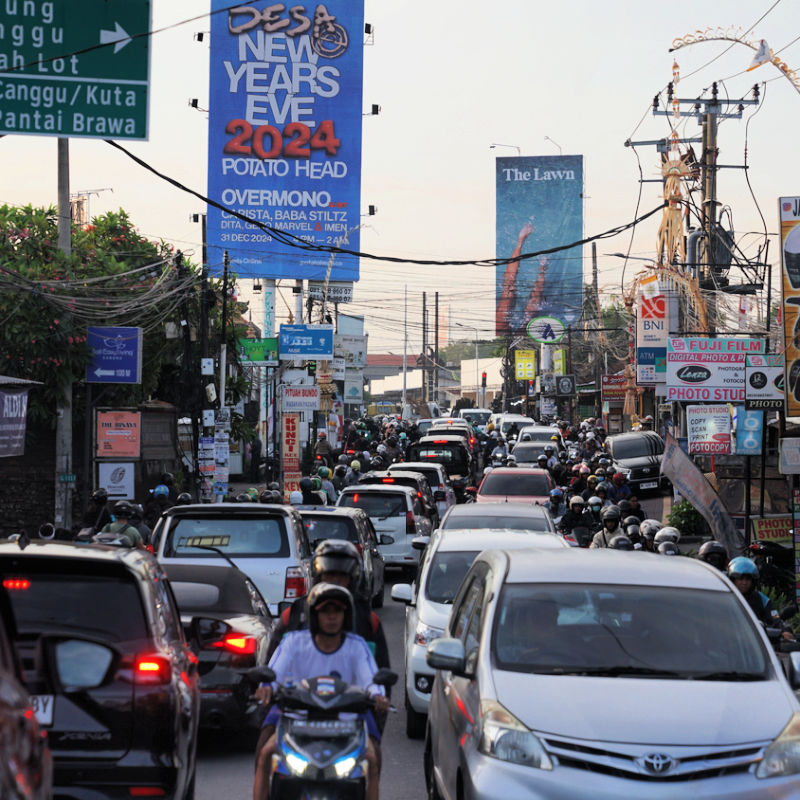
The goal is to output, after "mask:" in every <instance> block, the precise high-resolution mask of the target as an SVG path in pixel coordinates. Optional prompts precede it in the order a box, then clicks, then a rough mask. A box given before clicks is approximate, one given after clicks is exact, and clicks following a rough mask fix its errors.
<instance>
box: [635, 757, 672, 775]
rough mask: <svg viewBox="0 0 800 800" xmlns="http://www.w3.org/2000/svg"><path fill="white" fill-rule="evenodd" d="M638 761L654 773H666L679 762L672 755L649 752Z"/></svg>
mask: <svg viewBox="0 0 800 800" xmlns="http://www.w3.org/2000/svg"><path fill="white" fill-rule="evenodd" d="M637 761H639V763H640V764H641V765H642V766H643V767H644V768H645V769H646V770H647V771H648V772H651V773H652V774H653V775H664V774H666V773H667V772H669V771H670V770H671V769H672V768H673V767H675V766H677V764H678V762H677V761H676V760H675V759H674V758H673V757H672V756H669V755H667V754H666V753H648V754H647V755H646V756H643V757H642V758H641V759H637Z"/></svg>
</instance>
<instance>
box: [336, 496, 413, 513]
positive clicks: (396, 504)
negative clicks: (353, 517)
mask: <svg viewBox="0 0 800 800" xmlns="http://www.w3.org/2000/svg"><path fill="white" fill-rule="evenodd" d="M339 505H340V506H344V507H345V508H361V509H363V510H364V511H365V512H366V514H367V515H368V516H370V517H373V518H374V519H386V518H387V517H399V516H401V515H402V514H405V513H406V511H407V510H408V505H407V503H406V496H405V495H404V494H394V493H391V494H390V493H389V492H385V493H384V492H353V493H352V494H350V493H348V494H343V495H342V496H341V499H340V500H339Z"/></svg>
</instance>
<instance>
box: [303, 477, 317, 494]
mask: <svg viewBox="0 0 800 800" xmlns="http://www.w3.org/2000/svg"><path fill="white" fill-rule="evenodd" d="M313 488H314V487H313V486H312V484H311V478H308V477H306V478H301V479H300V491H301V492H310V491H311V489H313Z"/></svg>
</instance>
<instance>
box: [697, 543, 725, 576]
mask: <svg viewBox="0 0 800 800" xmlns="http://www.w3.org/2000/svg"><path fill="white" fill-rule="evenodd" d="M697 557H698V558H699V559H700V560H701V561H705V562H706V564H711V566H712V567H716V568H717V569H718V570H719V571H720V572H725V567H726V566H727V565H728V548H727V547H725V545H724V544H722V542H718V541H717V540H716V539H711V540H710V541H708V542H703V544H702V545H701V546H700V552H699V553H698V554H697Z"/></svg>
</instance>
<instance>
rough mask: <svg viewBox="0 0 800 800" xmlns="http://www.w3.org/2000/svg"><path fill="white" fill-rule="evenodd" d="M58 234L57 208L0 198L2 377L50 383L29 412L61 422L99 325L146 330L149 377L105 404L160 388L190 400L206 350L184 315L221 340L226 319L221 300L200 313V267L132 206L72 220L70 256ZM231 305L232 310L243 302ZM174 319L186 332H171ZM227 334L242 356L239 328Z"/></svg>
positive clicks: (213, 285) (173, 398) (214, 290)
mask: <svg viewBox="0 0 800 800" xmlns="http://www.w3.org/2000/svg"><path fill="white" fill-rule="evenodd" d="M57 239H58V218H57V212H56V210H55V209H54V208H52V207H50V208H33V207H32V206H26V207H24V208H17V207H12V206H0V375H9V376H13V377H19V378H26V379H29V380H34V381H40V382H41V383H42V384H43V385H42V386H40V387H37V388H35V389H34V390H33V391H31V392H30V395H29V404H28V413H29V417H30V419H31V420H33V421H36V422H44V423H49V424H51V425H54V424H55V413H54V411H55V407H56V404H57V402H58V400H59V399H60V396H61V393H62V387H63V386H64V385H65V384H69V383H73V384H74V383H79V382H82V381H83V380H84V378H85V372H86V366H87V364H88V363H89V361H90V358H91V353H90V350H89V348H88V346H87V328H88V327H90V326H131V327H141V328H142V329H143V333H144V340H143V357H142V363H143V370H142V383H141V385H139V386H134V385H124V386H122V385H109V386H107V387H106V389H107V391H106V394H105V395H104V398H103V402H104V404H124V405H136V404H138V403H140V402H141V401H142V400H144V399H146V398H148V397H153V396H155V397H158V398H159V399H163V400H168V401H170V402H174V403H176V405H178V407H179V409H180V408H184V409H189V408H191V407H192V406H191V401H192V399H193V397H194V391H195V390H199V386H197V385H196V384H198V381H192V382H191V383H190V384H189V385H187V383H186V380H187V378H188V377H189V375H198V376H199V357H200V353H199V351H198V348H197V347H196V346H195V347H194V348H193V349H192V348H189V351H188V352H189V353H190V358H188V359H187V357H186V353H187V350H186V349H185V342H184V340H183V338H182V333H181V332H182V331H183V330H184V328H183V327H182V326H181V320H183V319H184V317H187V318H188V319H187V320H186V321H187V322H188V324H189V326H190V329H192V330H194V331H197V330H198V329H199V327H200V325H201V324H203V323H205V322H206V321H208V322H209V323H210V336H209V340H210V341H211V342H212V343H215V342H216V341H217V340H218V336H216V335H215V326H216V330H217V331H218V330H219V328H220V322H221V313H220V311H221V309H220V305H221V304H219V303H212V304H211V305H212V307H211V309H210V311H209V312H208V314H207V320H206V319H203V320H201V314H200V301H199V289H200V271H199V268H198V267H196V266H193V265H192V264H190V263H188V262H187V263H185V264H183V265H180V263H179V262H176V259H175V254H174V251H173V247H172V245H170V244H168V243H166V242H164V241H160V242H153V241H151V240H149V239H147V238H145V237H143V236H141V235H140V234H139V233H138V232H137V231H136V229H135V227H134V226H133V223H132V222H131V220H130V218H129V217H128V215H127V214H126V213H125V212H124V211H123V210H120V211H118V212H116V213H109V214H105V215H103V216H101V217H97V218H95V219H94V220H93V221H92V224H91V225H88V226H86V227H84V228H80V227H77V226H73V230H72V254H71V255H70V256H67V255H65V254H64V253H63V252H62V251H61V250H60V249H59V248H58V247H57ZM209 287H210V289H209V296H210V297H211V298H212V299H216V298H218V297H219V296H221V292H222V289H221V285H220V282H219V281H215V280H210V281H209ZM229 308H230V315H231V316H232V315H233V313H234V312H235V311H236V306H235V304H234V303H233V302H231V303H229ZM168 323H172V326H173V329H174V330H177V332H178V333H179V336H178V338H166V336H165V330H166V325H167V324H168ZM227 335H228V341H229V344H230V345H231V346H230V347H229V349H228V350H229V354H230V356H229V360H230V361H233V362H234V363H235V360H236V347H235V331H234V329H233V326H229V327H228V328H227ZM231 385H232V386H234V387H235V388H236V390H237V391H243V390H245V389H246V387H240V386H239V384H238V383H237V382H235V381H232V382H231ZM234 399H238V398H234Z"/></svg>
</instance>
